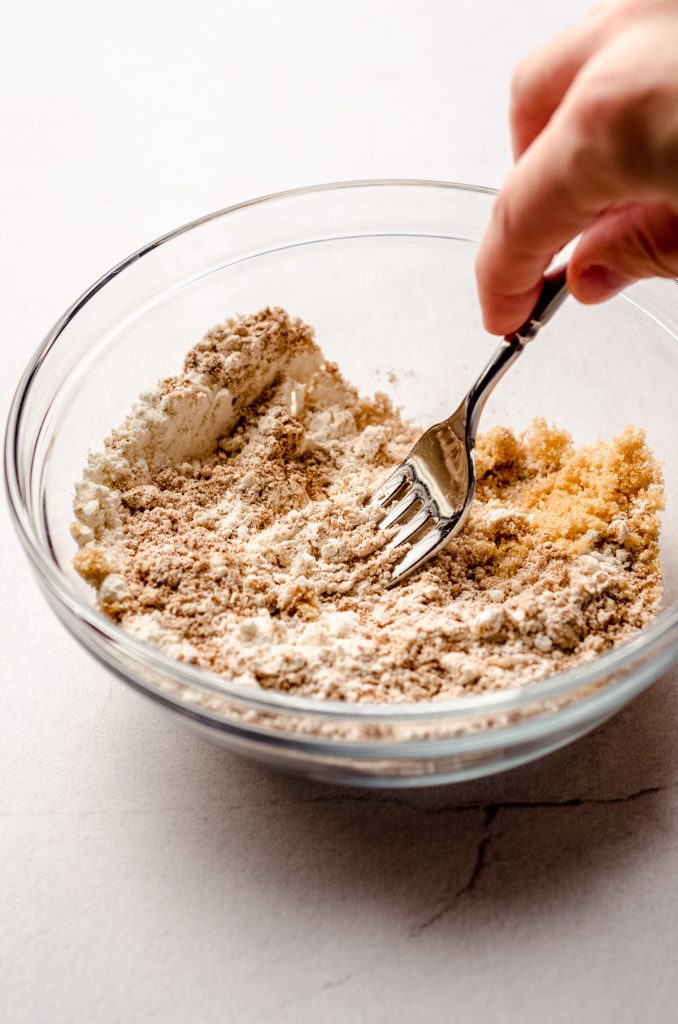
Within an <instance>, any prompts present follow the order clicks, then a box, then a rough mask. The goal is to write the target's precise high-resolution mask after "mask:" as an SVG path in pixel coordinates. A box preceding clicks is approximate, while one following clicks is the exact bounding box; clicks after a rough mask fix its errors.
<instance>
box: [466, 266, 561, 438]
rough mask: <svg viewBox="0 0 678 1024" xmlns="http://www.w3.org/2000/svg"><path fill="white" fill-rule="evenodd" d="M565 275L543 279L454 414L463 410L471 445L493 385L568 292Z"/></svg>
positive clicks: (553, 275) (557, 272)
mask: <svg viewBox="0 0 678 1024" xmlns="http://www.w3.org/2000/svg"><path fill="white" fill-rule="evenodd" d="M566 273H567V268H566V267H561V268H560V269H559V270H556V271H554V273H552V274H549V275H548V277H545V278H544V281H543V283H542V286H541V291H540V292H539V298H538V299H537V301H536V303H535V305H534V308H533V310H532V312H531V313H530V315H529V317H528V318H527V320H526V321H525V323H524V324H523V325H522V326H521V327H519V328H518V330H517V331H514V332H513V334H507V335H506V337H505V338H504V339H503V341H502V342H501V343H500V345H499V347H498V348H497V349H496V350H495V352H494V354H493V355H492V358H491V359H490V361H489V363H488V364H487V366H486V367H485V368H484V370H483V371H482V373H481V374H480V376H479V377H478V379H477V381H476V382H475V384H474V385H473V387H472V388H471V390H470V391H469V393H468V395H467V398H466V401H465V402H464V403H463V404H462V406H461V409H460V410H457V413H455V414H454V415H455V416H457V415H458V414H459V412H461V411H462V410H463V417H464V419H465V421H466V436H467V439H468V440H469V441H470V442H471V443H473V439H474V438H475V436H476V430H477V428H478V421H479V420H480V414H481V413H482V411H483V408H484V407H485V403H486V401H487V399H488V398H489V397H490V393H491V392H492V391H493V390H494V387H495V385H496V384H497V383H498V382H499V381H500V380H501V378H502V377H503V376H504V374H505V373H506V371H507V370H508V368H509V366H511V365H512V364H513V363H515V361H516V359H517V358H518V356H519V355H521V353H522V352H524V350H525V346H526V345H527V343H528V342H530V341H532V340H533V339H534V338H535V337H536V336H537V334H538V333H539V331H540V330H541V328H542V327H543V326H544V324H545V323H548V321H549V320H550V319H551V317H552V316H553V314H554V313H555V312H556V311H557V310H558V309H559V308H560V306H561V305H562V303H563V302H564V300H565V299H566V298H567V296H568V294H569V293H568V290H567V284H566Z"/></svg>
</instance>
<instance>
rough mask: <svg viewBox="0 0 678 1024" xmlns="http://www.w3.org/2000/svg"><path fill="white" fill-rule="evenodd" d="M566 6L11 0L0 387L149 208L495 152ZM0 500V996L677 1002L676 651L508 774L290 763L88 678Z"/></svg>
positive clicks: (504, 1013) (634, 1012) (451, 1009)
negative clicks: (529, 69)
mask: <svg viewBox="0 0 678 1024" xmlns="http://www.w3.org/2000/svg"><path fill="white" fill-rule="evenodd" d="M584 6H585V5H583V4H582V3H580V2H578V0H577V2H575V0H570V2H564V0H549V2H548V3H545V2H542V0H529V2H528V0H523V2H522V3H521V4H515V3H511V2H509V0H485V2H484V3H482V4H479V3H477V0H454V2H449V0H419V2H417V3H415V2H412V0H396V2H379V0H373V2H368V3H366V2H365V0H360V2H358V0H344V2H342V3H339V2H337V0H329V2H326V3H322V4H318V3H311V2H305V0H304V2H302V0H288V3H286V4H284V5H280V4H275V3H273V2H262V0H259V2H254V3H251V4H241V3H235V2H234V0H222V2H220V3H218V4H216V3H214V2H213V0H210V2H204V0H194V2H193V3H192V4H190V5H187V4H180V3H177V2H175V0H167V2H165V3H162V4H161V3H159V2H157V0H153V2H149V0H136V2H135V3H131V2H130V0H121V2H119V3H117V4H115V5H114V4H103V3H101V4H92V3H87V4H86V3H84V2H72V0H65V2H64V3H61V4H59V5H42V4H38V3H36V2H35V0H26V2H24V3H22V4H21V5H16V6H15V7H14V8H13V9H12V12H11V14H10V15H9V24H6V26H5V31H3V34H2V38H1V39H0V55H1V57H2V59H1V60H0V75H1V76H2V91H1V92H0V95H1V96H2V100H1V101H0V118H1V124H2V137H3V139H4V140H5V146H4V147H3V157H2V160H1V161H0V188H1V193H2V197H3V203H2V209H3V231H2V233H1V234H0V270H1V277H0V279H1V280H2V283H3V287H2V295H3V301H2V304H1V305H0V317H1V319H2V336H3V343H2V346H1V347H0V360H1V367H0V381H2V384H1V385H0V402H1V404H2V409H1V412H2V415H3V418H4V415H5V414H6V409H7V405H8V402H9V397H10V393H11V390H12V389H13V387H14V384H15V383H16V381H17V379H18V377H19V374H20V372H21V370H22V368H23V365H24V364H25V362H26V361H27V359H28V356H29V355H30V353H31V352H32V351H33V349H34V348H35V346H36V344H37V343H38V341H39V339H40V337H41V336H42V334H43V333H44V332H45V330H46V329H47V328H48V327H49V326H50V324H51V323H52V322H53V321H54V320H55V319H56V317H57V316H58V315H59V314H60V313H61V312H62V310H63V309H64V308H65V306H66V305H67V304H68V303H69V302H70V301H71V299H72V298H73V297H74V296H75V295H76V294H78V293H79V292H80V291H82V290H83V289H84V288H85V287H86V286H87V285H88V284H89V283H90V282H91V281H92V280H93V279H94V278H95V277H96V276H98V275H99V274H100V273H101V272H103V271H104V270H106V269H107V268H108V267H109V266H110V265H111V264H112V263H114V262H116V261H117V260H118V259H120V258H121V257H123V256H125V255H126V254H127V253H128V252H130V251H131V250H133V249H135V248H136V247H138V246H139V245H141V244H142V243H144V242H145V241H147V240H148V239H150V238H152V237H154V236H156V235H158V234H161V233H162V232H164V231H165V230H167V229H169V228H171V227H173V226H175V225H178V224H180V223H182V222H184V221H186V220H188V219H190V218H192V217H194V216H197V215H199V214H201V213H204V212H207V211H209V210H211V209H215V208H217V207H221V206H224V205H227V204H228V203H230V202H234V201H237V200H240V199H244V198H247V197H250V196H255V195H258V194H262V193H265V192H268V191H272V190H275V189H279V188H285V187H291V186H295V185H299V184H307V183H312V182H315V181H323V180H333V179H334V180H336V179H341V178H359V177H379V176H403V177H404V176H420V177H428V178H446V179H457V180H467V181H473V182H480V183H484V184H497V183H499V182H500V181H501V179H502V177H503V175H504V173H505V171H506V169H507V167H508V163H509V150H508V138H507V131H506V124H505V108H506V95H507V87H508V81H509V78H510V72H511V68H512V66H513V65H514V64H515V62H516V60H517V59H518V57H519V56H520V54H521V53H522V52H524V51H525V50H526V49H529V48H530V47H531V46H533V45H535V44H536V43H537V42H538V40H539V39H541V38H544V37H546V36H547V35H549V34H551V33H552V32H554V31H555V30H556V29H557V28H559V27H560V26H561V25H563V24H565V23H566V22H567V21H568V20H570V19H572V18H573V17H575V16H576V15H577V14H579V13H580V12H581V11H582V10H583V9H584ZM6 21H7V19H6ZM1 515H2V537H3V540H2V543H1V544H0V557H1V559H2V581H3V584H2V587H1V588H0V602H1V605H2V607H1V614H2V620H1V621H2V644H1V645H0V665H1V666H2V689H1V690H0V749H1V757H2V771H1V772H0V816H1V818H2V824H1V827H0V863H1V864H2V870H1V871H0V920H1V922H2V923H1V925H0V1006H1V1007H2V1009H1V1010H0V1013H1V1015H2V1018H3V1019H4V1020H7V1021H12V1022H13V1024H19V1022H30V1024H34V1022H38V1021H47V1020H49V1021H50V1024H60V1022H80V1021H83V1022H85V1021H86V1022H88V1024H98V1022H105V1024H109V1022H115V1021H124V1022H128V1021H156V1020H157V1021H163V1022H184V1021H200V1022H202V1021H204V1022H211V1021H237V1022H239V1024H255V1022H260V1021H270V1022H281V1024H282V1022H295V1024H297V1022H305V1021H309V1022H320V1021H335V1020H337V1021H338V1020H350V1021H352V1022H363V1021H364V1022H382V1021H383V1022H387V1021H388V1022H392V1021H408V1022H429V1021H430V1022H433V1021H438V1020H441V1019H446V1020H453V1021H455V1022H458V1024H466V1022H478V1021H481V1022H491V1024H494V1022H502V1024H503V1022H512V1021H518V1020H520V1021H521V1022H543V1021H549V1022H552V1024H560V1022H563V1024H564V1022H570V1021H573V1020H577V1021H586V1022H588V1021H591V1022H596V1024H608V1022H609V1024H626V1022H636V1021H638V1022H641V1021H642V1022H646V1021H652V1022H654V1024H663V1022H667V1024H668V1022H672V1021H675V1020H676V1010H675V1001H676V996H677V995H678V984H677V982H676V973H675V966H676V936H677V925H676V921H677V920H678V871H677V870H676V867H677V865H678V860H677V858H678V853H677V852H676V850H677V849H678V755H677V754H676V750H675V746H676V743H675V737H674V732H675V723H676V715H677V712H678V695H677V694H676V686H675V684H676V682H677V681H678V676H677V675H676V674H675V673H674V674H671V675H669V676H667V677H665V678H664V679H663V680H661V681H660V682H658V683H657V684H656V685H655V686H654V687H653V688H652V689H651V690H650V691H648V692H647V693H645V694H644V695H643V696H642V697H640V698H639V699H638V700H636V701H635V702H634V704H633V705H631V706H630V707H628V708H627V709H626V710H625V711H624V712H623V713H622V714H621V715H619V716H618V717H617V718H616V719H614V720H613V721H611V722H609V723H608V724H607V725H605V726H604V727H603V728H601V729H599V730H598V731H597V732H596V733H594V734H592V735H590V736H588V737H587V738H585V739H583V740H581V741H579V742H578V743H576V744H575V745H574V746H572V747H571V748H569V749H567V750H563V751H560V752H559V753H557V754H555V755H552V756H551V757H549V758H547V759H545V760H543V761H540V762H538V763H536V764H533V765H530V766H527V767H525V768H522V769H519V770H516V771H514V772H512V773H509V774H506V775H503V776H497V777H495V778H491V779H486V780H481V781H478V782H474V783H469V784H465V785H462V786H458V787H455V788H452V787H446V788H441V789H431V790H427V791H422V792H412V793H393V794H383V793H372V792H359V791H352V790H349V789H339V788H330V787H327V786H322V785H319V784H312V783H305V782H301V781H298V780H293V779H288V778H284V777H281V776H276V775H273V774H270V773H268V772H266V771H264V770H262V769H260V768H257V767H255V766H253V765H250V764H248V763H246V762H244V761H240V760H238V759H237V758H236V757H233V756H230V755H228V754H226V753H224V752H222V751H219V750H216V749H213V748H211V747H210V746H208V745H206V744H202V743H200V742H199V741H198V740H196V739H194V738H193V737H192V736H189V735H187V734H184V733H183V732H182V731H180V730H179V728H178V727H177V726H175V725H174V724H173V723H172V722H170V721H169V720H167V719H166V718H165V717H163V716H161V715H160V714H159V713H158V712H157V711H156V710H155V709H154V708H153V707H151V706H150V705H147V704H146V703H145V702H144V701H142V700H141V699H140V698H139V697H137V696H135V695H134V694H133V693H131V692H130V691H128V690H127V689H125V688H124V687H123V686H122V685H121V684H120V683H118V682H115V681H113V680H112V679H111V678H109V677H108V676H107V675H106V674H105V673H104V671H103V670H102V669H100V668H99V667H98V666H97V665H95V664H94V663H93V662H92V661H91V660H90V659H89V657H88V656H87V655H86V654H85V653H84V652H83V651H81V650H80V649H79V648H78V647H76V645H75V643H74V642H73V641H72V640H71V639H70V637H69V636H67V635H66V633H65V632H64V631H63V630H62V628H61V627H60V626H59V625H58V623H57V622H56V621H55V619H54V618H53V617H52V615H51V614H50V612H49V611H48V609H47V607H46V606H45V604H44V603H43V601H42V599H41V598H40V596H39V594H38V592H37V589H36V587H35V585H34V583H33V581H32V579H31V577H30V575H29V570H28V566H27V563H26V561H25V559H24V557H23V555H22V554H21V552H20V551H19V549H18V545H17V543H16V542H15V539H14V536H13V534H12V533H11V531H10V527H9V523H8V519H7V515H6V510H5V508H4V505H3V508H2V510H1Z"/></svg>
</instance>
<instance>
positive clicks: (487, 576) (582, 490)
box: [73, 309, 663, 702]
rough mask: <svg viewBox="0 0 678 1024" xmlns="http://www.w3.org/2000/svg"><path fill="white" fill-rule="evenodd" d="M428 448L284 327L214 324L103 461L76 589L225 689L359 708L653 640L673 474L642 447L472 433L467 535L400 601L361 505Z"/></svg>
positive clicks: (271, 322) (81, 504) (300, 330)
mask: <svg viewBox="0 0 678 1024" xmlns="http://www.w3.org/2000/svg"><path fill="white" fill-rule="evenodd" d="M419 432H420V429H419V428H417V427H415V426H413V425H412V424H411V423H408V422H406V421H405V420H403V419H402V418H401V415H400V414H399V412H398V411H397V410H396V409H394V408H393V406H392V405H391V403H390V402H389V400H388V398H387V397H386V396H385V395H380V394H378V395H376V396H375V397H374V398H372V399H367V398H363V397H361V396H360V395H359V394H358V393H357V391H356V390H355V388H353V387H352V386H351V385H350V384H348V383H347V382H346V381H345V380H344V379H343V378H342V376H341V374H340V371H339V369H338V368H337V367H336V366H335V365H334V364H333V363H329V362H327V361H326V360H325V359H324V357H323V355H322V353H321V351H320V349H319V348H318V346H317V345H316V343H315V341H314V339H313V333H312V331H311V329H310V328H309V327H308V326H306V325H305V324H304V323H302V322H301V321H299V320H295V319H292V318H290V317H289V316H288V315H287V314H286V313H285V312H284V311H283V310H282V309H264V310H262V311H260V312H259V313H257V314H255V315H253V316H248V317H243V318H241V319H237V320H229V321H228V322H226V323H224V324H221V325H218V326H217V327H214V328H212V329H211V330H210V331H208V333H207V334H206V335H205V337H204V338H203V340H202V341H200V342H199V343H198V344H197V345H195V346H194V347H193V348H192V349H191V350H190V351H189V353H188V355H187V356H186V360H185V363H184V369H183V372H182V373H181V374H180V375H179V376H177V377H170V378H168V379H167V380H164V381H162V382H161V383H160V384H159V385H157V386H156V387H155V388H154V389H152V390H151V391H149V392H147V393H145V394H144V395H142V396H141V398H140V400H139V402H138V404H137V405H136V406H135V407H134V408H133V410H132V412H131V413H130V415H129V416H128V418H127V419H126V420H125V422H124V423H123V424H122V426H121V427H120V428H119V429H118V430H115V431H113V432H112V434H111V435H110V437H109V438H108V439H107V440H106V442H105V446H104V450H103V451H102V452H99V453H96V454H92V455H90V457H89V460H88V464H87V467H86V470H85V473H84V477H83V479H82V481H81V482H80V483H79V484H78V485H77V487H76V500H75V506H74V507H75V514H76V522H75V523H74V527H73V534H74V537H75V539H76V540H77V542H78V544H79V551H78V553H77V555H76V556H75V564H76V567H77V569H78V571H79V572H80V573H81V574H82V575H83V576H84V577H85V579H87V580H88V581H89V582H90V583H91V584H92V585H93V586H94V587H96V589H97V592H98V600H99V604H100V607H101V608H102V609H103V611H104V612H106V613H107V614H108V615H110V616H111V617H112V618H114V619H115V620H116V621H118V622H119V623H120V624H121V625H122V627H123V628H124V629H126V630H128V631H129V632H130V633H132V634H133V635H135V636H136V637H138V638H140V639H142V640H145V641H147V642H148V643H151V644H154V645H155V646H157V647H158V648H160V649H161V650H162V651H164V652H166V653H167V654H170V655H171V656H173V657H175V658H178V659H180V660H182V661H189V662H192V663H194V664H197V665H199V666H202V667H204V668H207V669H210V670H211V671H214V672H217V673H222V674H224V675H225V676H226V677H228V678H229V679H230V680H235V681H237V682H239V683H246V684H249V685H251V686H260V687H273V688H276V689H280V690H287V691H292V692H295V693H298V694H304V695H306V696H313V697H321V698H333V699H339V700H346V701H363V702H395V701H416V700H430V699H434V698H435V699H449V698H451V697H455V696H459V695H461V694H465V693H469V692H478V691H490V690H497V689H500V688H505V687H510V686H515V685H517V684H524V683H527V682H530V681H532V680H536V679H539V678H542V677H544V676H546V675H549V674H551V673H553V672H555V671H558V670H561V669H564V668H567V667H569V666H573V665H575V664H577V663H578V662H582V661H585V660H587V659H590V658H592V657H594V656H596V655H597V654H599V653H601V652H602V651H605V650H607V649H608V648H610V647H611V646H613V645H614V644H617V643H619V642H620V641H622V640H625V639H627V638H629V637H630V636H632V635H633V634H634V633H635V632H637V631H638V630H640V629H642V627H643V626H645V625H647V624H648V622H649V621H650V620H651V619H652V617H653V616H654V614H655V613H656V611H657V607H658V604H659V601H660V597H661V574H660V564H659V547H658V533H659V518H658V513H659V510H660V509H661V507H662V501H663V490H662V481H661V473H660V469H659V466H658V464H657V462H656V461H655V460H654V458H653V457H652V455H651V453H650V451H649V450H648V447H647V445H646V442H645V438H644V435H643V432H642V431H641V430H639V429H637V428H635V427H628V428H627V429H626V430H625V431H624V432H623V433H622V434H621V435H620V436H618V437H616V438H613V439H612V440H611V441H609V442H603V441H599V442H597V443H596V444H595V445H592V446H589V447H585V448H579V449H574V448H573V446H572V443H571V440H570V437H569V435H568V434H567V433H566V432H565V431H563V430H559V429H557V428H556V427H553V426H549V425H547V423H546V422H545V421H543V420H536V421H535V422H534V423H533V424H532V425H531V426H530V428H529V429H528V430H527V431H526V432H525V433H523V434H521V435H519V436H516V435H514V434H513V433H512V432H511V431H510V430H508V429H506V428H504V427H495V428H493V429H491V430H489V431H487V432H486V433H485V434H484V435H482V436H481V437H480V438H479V442H478V448H477V466H478V489H477V497H476V501H475V502H474V505H473V510H472V512H471V516H470V519H469V521H468V525H467V526H466V527H465V529H464V531H463V533H462V534H461V535H460V536H459V537H458V538H456V539H455V540H453V541H452V542H451V543H450V545H449V547H447V549H446V550H445V551H444V552H443V553H442V554H440V555H439V556H438V557H437V558H435V559H434V560H433V561H432V562H430V563H429V564H428V565H427V567H426V568H425V569H424V570H423V571H422V572H420V573H419V574H418V575H416V576H414V577H412V578H410V579H409V580H407V581H406V582H405V583H403V584H400V585H398V586H396V587H394V588H393V589H387V583H388V581H389V578H390V572H391V569H392V566H393V564H394V562H395V561H397V560H398V559H399V558H401V557H402V554H403V551H402V549H400V550H399V551H398V552H392V551H387V550H386V548H385V545H384V535H383V533H380V532H379V531H378V529H377V522H378V519H379V517H380V514H379V513H378V512H376V511H375V510H373V509H371V508H370V506H369V504H368V500H369V497H370V495H371V494H372V492H373V491H374V490H375V489H376V487H377V486H378V484H379V483H380V482H381V481H382V480H383V479H384V477H385V476H386V475H387V474H388V472H389V471H390V470H391V469H392V468H393V467H394V465H396V464H397V463H399V462H400V461H401V460H402V458H403V457H404V456H405V455H406V454H407V452H408V451H409V449H410V448H411V446H412V444H413V443H414V441H415V440H416V438H417V436H418V434H419Z"/></svg>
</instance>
